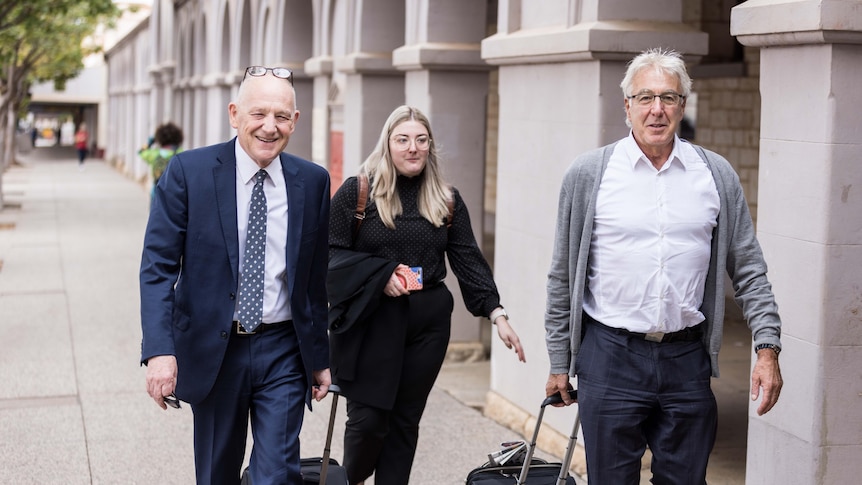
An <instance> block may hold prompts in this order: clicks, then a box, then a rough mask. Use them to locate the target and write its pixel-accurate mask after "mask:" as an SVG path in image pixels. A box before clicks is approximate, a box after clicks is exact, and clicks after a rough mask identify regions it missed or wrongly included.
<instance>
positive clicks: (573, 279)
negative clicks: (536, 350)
mask: <svg viewBox="0 0 862 485" xmlns="http://www.w3.org/2000/svg"><path fill="white" fill-rule="evenodd" d="M683 143H688V142H685V141H683ZM614 145H616V143H612V144H610V145H607V146H605V147H602V148H599V149H596V150H593V151H590V152H587V153H585V154H583V155H581V156H579V157H578V158H576V159H575V161H574V162H572V165H571V166H570V167H569V169H568V170H567V171H566V174H565V176H564V178H563V183H562V188H561V190H560V200H559V208H558V212H557V227H556V237H555V240H554V252H553V255H552V260H551V269H550V272H549V273H548V300H547V306H546V310H545V332H546V333H545V342H546V344H547V347H548V355H549V357H550V363H551V369H550V372H551V374H563V373H568V374H569V375H571V376H574V375H576V374H577V368H576V358H577V356H578V349H579V347H580V344H581V335H582V334H581V326H582V315H583V299H584V289H585V287H586V283H587V268H588V266H589V264H588V260H589V256H590V240H591V238H592V234H593V218H594V217H595V214H596V197H597V195H598V190H599V182H600V181H601V179H602V175H603V174H604V171H605V168H606V167H607V165H608V160H609V159H610V156H611V153H613V147H614ZM693 146H694V148H695V149H696V150H697V152H698V153H699V154H700V156H701V158H703V160H705V161H706V164H707V166H709V169H710V170H711V171H712V176H713V178H714V179H715V186H716V188H717V189H718V195H719V198H720V200H721V208H720V209H719V214H718V225H717V226H716V227H715V229H714V230H713V236H712V256H711V258H710V263H709V271H708V273H707V276H706V285H705V289H704V297H703V305H702V306H701V308H700V311H701V312H702V313H703V314H704V316H705V317H706V321H705V322H704V323H705V325H706V332H704V337H703V342H704V346H705V347H706V348H707V349H708V351H709V356H710V360H711V363H712V375H713V376H714V377H718V351H719V349H720V348H721V337H722V328H723V326H724V300H725V296H724V294H725V289H724V283H725V278H724V275H723V271H721V269H722V268H724V269H725V270H726V271H727V274H728V275H729V276H730V279H731V281H732V282H733V289H734V299H735V301H736V303H737V304H738V305H739V306H740V307H741V308H742V313H743V316H744V317H745V319H746V321H747V322H748V327H749V328H750V329H751V332H752V335H753V337H754V343H755V344H756V345H757V344H774V345H778V346H780V345H781V342H780V337H781V319H780V318H779V316H778V307H777V305H776V304H775V298H774V296H773V294H772V285H771V284H770V283H769V281H768V280H767V278H766V262H765V261H764V259H763V253H762V251H761V249H760V244H759V243H758V242H757V238H756V235H755V231H754V223H753V221H752V220H751V214H750V213H749V212H748V203H747V202H746V200H745V196H744V194H743V192H742V185H741V184H740V183H739V177H738V176H737V174H736V172H735V171H734V170H733V167H731V165H730V163H729V162H728V161H727V160H726V159H724V157H722V156H721V155H718V154H717V153H714V152H711V151H708V150H704V149H703V148H701V147H700V146H697V145H693Z"/></svg>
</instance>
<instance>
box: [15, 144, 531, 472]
mask: <svg viewBox="0 0 862 485" xmlns="http://www.w3.org/2000/svg"><path fill="white" fill-rule="evenodd" d="M49 150H50V151H49ZM58 155H59V156H60V157H63V158H59V159H52V157H56V156H58ZM73 157H74V152H72V151H69V153H68V156H66V154H65V152H64V151H63V149H44V151H43V149H36V150H34V151H33V152H31V153H30V154H28V155H26V156H23V157H19V159H21V160H22V161H23V162H24V163H25V165H23V166H16V167H13V168H11V169H9V170H7V171H6V172H5V173H4V174H3V193H4V198H5V201H6V203H7V204H9V205H11V207H7V208H6V209H4V210H3V211H0V260H2V262H0V264H2V266H0V382H2V383H3V385H2V386H0V477H2V478H0V483H10V484H11V483H15V484H39V485H48V484H63V485H76V484H135V483H160V484H190V483H194V465H193V455H192V420H191V411H190V410H189V407H188V406H184V407H183V409H181V410H173V409H169V410H168V411H163V410H161V409H160V408H158V407H157V406H156V405H155V404H153V402H152V401H151V400H150V399H149V397H148V396H147V395H146V393H145V391H144V369H143V368H141V367H140V366H139V365H138V358H139V352H140V338H141V335H140V319H139V313H138V312H139V302H138V278H137V274H138V266H139V263H140V252H141V244H142V240H143V233H144V226H145V224H146V217H147V212H148V195H147V193H146V191H145V189H144V188H143V187H142V186H140V185H139V184H137V183H136V182H134V181H132V180H131V179H130V178H128V177H127V176H125V175H123V174H121V173H119V172H118V171H117V170H116V169H115V168H113V167H110V166H107V165H106V164H105V163H104V162H102V161H99V160H89V161H87V162H86V163H85V165H84V168H83V170H79V168H78V166H77V161H76V160H74V158H73ZM459 372H464V373H466V374H469V375H466V374H461V375H459ZM444 373H446V374H447V376H448V377H449V379H446V378H442V377H441V379H442V380H445V381H447V382H450V383H456V384H455V385H456V387H457V386H461V387H463V386H470V385H473V384H472V381H475V380H476V378H478V379H480V381H479V382H478V384H476V386H477V388H475V389H474V390H473V392H472V393H470V392H468V393H467V394H463V396H466V398H467V399H476V396H477V394H476V392H477V390H478V392H481V393H483V392H484V391H482V388H483V386H484V387H485V388H487V382H488V379H487V366H485V367H483V366H481V365H478V366H477V365H475V364H474V365H465V366H464V367H460V368H458V366H457V365H456V366H455V368H453V367H452V366H450V365H447V370H446V371H444ZM453 377H454V378H453ZM481 379H484V384H483V382H482V381H481ZM454 393H455V394H456V395H457V394H458V392H457V390H456V391H455V392H454ZM329 404H330V401H329V398H327V399H326V400H325V401H324V402H322V403H319V404H317V405H316V406H315V412H313V413H307V415H306V422H305V426H304V428H303V432H302V443H303V450H302V454H303V456H319V455H320V454H322V451H323V438H324V436H325V430H326V424H327V418H328V415H329V408H328V407H329ZM339 404H340V405H339V411H338V412H339V414H340V415H341V417H340V418H339V419H338V421H337V423H338V424H337V427H336V430H335V439H334V443H333V451H332V455H333V457H335V458H336V459H338V460H339V461H340V460H341V457H342V446H341V436H343V429H344V408H345V406H344V401H343V400H342V401H341V402H340V403H339ZM518 438H519V437H518V436H517V435H516V434H515V433H514V432H513V431H511V430H508V429H506V428H504V427H502V426H500V425H498V424H497V423H495V422H494V421H492V420H490V419H489V418H486V417H484V416H482V415H481V413H480V412H478V411H477V410H476V409H474V408H473V407H470V406H469V405H466V404H464V403H462V402H461V401H459V400H458V399H456V398H454V397H453V396H452V395H451V394H449V393H448V392H446V391H445V390H443V389H442V388H439V387H438V388H435V389H434V391H433V392H432V394H431V398H430V400H429V403H428V412H427V413H426V416H425V418H424V420H423V423H422V435H421V439H420V447H419V450H418V453H417V457H416V462H415V466H414V472H413V476H412V479H411V483H412V484H415V485H440V484H459V483H463V482H464V478H465V477H466V475H467V473H468V472H469V471H470V470H471V469H472V468H474V467H476V466H478V465H480V464H481V463H482V462H483V460H484V455H485V454H486V453H487V452H489V451H493V449H494V447H495V446H496V444H497V443H500V442H503V441H509V440H513V439H518ZM370 483H371V481H369V485H370Z"/></svg>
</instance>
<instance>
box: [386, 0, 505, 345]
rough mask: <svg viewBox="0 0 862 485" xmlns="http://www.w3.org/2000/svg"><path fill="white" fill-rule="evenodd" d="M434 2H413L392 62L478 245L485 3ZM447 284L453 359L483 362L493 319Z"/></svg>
mask: <svg viewBox="0 0 862 485" xmlns="http://www.w3.org/2000/svg"><path fill="white" fill-rule="evenodd" d="M430 3H431V2H427V3H425V2H416V3H415V4H414V3H410V4H409V5H408V8H407V12H406V14H407V25H408V26H410V28H408V30H407V32H406V37H407V43H406V45H404V46H403V47H400V48H398V49H396V50H395V52H394V53H393V64H394V65H395V66H396V67H397V68H399V69H401V70H404V71H406V72H407V75H406V86H405V92H406V98H407V100H406V103H407V104H409V105H411V106H416V107H417V108H419V109H421V110H422V112H424V113H425V114H426V115H427V116H428V118H429V119H430V120H431V124H432V129H433V130H434V141H435V143H436V144H437V147H438V150H439V151H440V154H441V160H442V162H443V165H442V168H443V172H444V175H445V176H446V178H447V180H448V181H449V182H450V183H452V184H453V185H454V186H456V187H457V188H458V190H459V192H460V194H461V196H462V197H463V198H464V201H465V203H466V204H467V208H468V210H469V212H470V221H471V223H472V226H473V234H475V236H476V240H477V242H478V243H479V246H480V247H481V246H482V239H483V232H484V231H483V226H484V224H483V221H484V215H485V207H484V188H485V125H486V120H485V117H486V113H487V102H488V88H489V84H488V83H489V81H488V71H489V69H490V66H489V65H487V64H486V63H485V62H484V61H483V60H482V58H481V52H480V51H481V44H480V42H481V41H482V39H483V38H484V37H485V33H486V27H487V25H486V24H487V4H486V2H484V1H478V2H464V1H460V0H441V1H437V2H433V8H432V6H431V5H429V4H430ZM446 284H447V286H448V287H449V289H450V290H451V291H452V293H453V295H454V297H455V311H454V313H453V315H452V337H451V344H450V352H449V358H451V359H455V360H462V361H463V360H480V359H483V358H484V354H485V349H484V345H483V343H482V331H481V330H482V327H481V326H482V325H483V324H485V325H488V320H487V319H480V318H476V317H474V316H473V315H471V314H470V313H469V312H468V311H467V309H466V308H465V307H464V304H463V298H462V297H461V292H460V289H459V287H458V282H457V279H456V278H455V276H454V275H453V274H452V272H451V269H450V271H449V276H448V277H447V279H446ZM503 303H504V304H505V301H504V302H503ZM485 316H487V315H485Z"/></svg>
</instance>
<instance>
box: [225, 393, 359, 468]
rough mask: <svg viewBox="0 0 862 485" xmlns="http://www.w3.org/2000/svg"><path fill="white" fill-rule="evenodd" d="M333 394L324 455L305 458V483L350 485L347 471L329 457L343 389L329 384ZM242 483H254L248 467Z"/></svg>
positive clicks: (301, 461)
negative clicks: (339, 399) (336, 414)
mask: <svg viewBox="0 0 862 485" xmlns="http://www.w3.org/2000/svg"><path fill="white" fill-rule="evenodd" d="M329 392H330V393H331V394H332V409H330V410H329V427H328V429H327V430H326V444H325V445H324V446H323V456H320V457H314V458H303V459H301V460H300V463H299V467H300V472H301V473H302V483H303V485H349V483H348V481H347V471H346V470H345V469H344V467H343V466H341V465H339V464H338V461H336V460H334V459H333V458H330V457H329V453H330V447H331V445H332V431H333V429H334V428H335V410H336V409H337V408H338V396H339V394H341V389H339V387H338V386H336V385H335V384H333V385H331V386H329ZM241 485H252V483H251V478H250V477H249V476H248V468H246V469H245V470H243V472H242V482H241Z"/></svg>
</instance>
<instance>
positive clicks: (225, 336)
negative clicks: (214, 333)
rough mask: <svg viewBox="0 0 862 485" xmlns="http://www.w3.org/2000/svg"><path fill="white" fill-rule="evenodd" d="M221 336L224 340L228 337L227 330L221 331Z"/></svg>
mask: <svg viewBox="0 0 862 485" xmlns="http://www.w3.org/2000/svg"><path fill="white" fill-rule="evenodd" d="M221 338H222V339H223V340H224V339H227V332H225V331H224V330H222V332H221Z"/></svg>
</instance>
